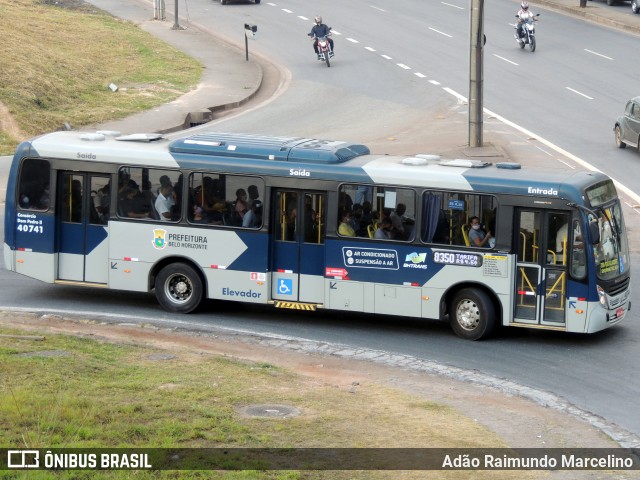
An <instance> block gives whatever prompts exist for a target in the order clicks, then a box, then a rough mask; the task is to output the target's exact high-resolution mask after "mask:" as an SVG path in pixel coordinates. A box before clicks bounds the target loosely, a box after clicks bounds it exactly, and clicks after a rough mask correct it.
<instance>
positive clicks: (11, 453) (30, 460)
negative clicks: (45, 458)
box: [7, 450, 40, 469]
mask: <svg viewBox="0 0 640 480" xmlns="http://www.w3.org/2000/svg"><path fill="white" fill-rule="evenodd" d="M7 468H18V469H22V468H40V451H39V450H8V451H7Z"/></svg>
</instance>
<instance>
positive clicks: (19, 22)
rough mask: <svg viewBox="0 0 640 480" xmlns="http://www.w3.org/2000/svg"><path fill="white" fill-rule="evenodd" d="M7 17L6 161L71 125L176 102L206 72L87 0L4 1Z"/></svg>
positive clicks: (1, 94) (0, 6) (1, 149)
mask: <svg viewBox="0 0 640 480" xmlns="http://www.w3.org/2000/svg"><path fill="white" fill-rule="evenodd" d="M0 11H2V23H3V25H4V26H3V28H2V43H3V48H2V49H0V65H2V66H3V67H2V68H0V107H1V106H2V105H4V107H5V108H4V109H3V108H0V125H2V126H3V129H2V130H3V132H0V155H9V154H11V153H12V152H13V150H14V149H15V146H16V145H17V142H19V141H21V140H24V139H25V138H28V137H32V136H34V135H38V134H41V133H45V132H49V131H55V130H60V129H61V128H62V127H63V125H64V123H65V122H68V123H69V124H71V125H72V126H74V127H80V126H83V125H91V124H93V123H101V122H105V121H107V120H114V119H118V118H123V117H126V116H129V115H131V114H133V113H136V112H140V111H143V110H147V109H150V108H153V107H155V106H157V105H161V104H163V103H166V102H168V101H171V100H173V99H175V98H177V97H179V96H180V95H182V94H184V93H186V92H188V91H189V90H191V89H193V88H194V87H195V86H196V85H197V82H198V80H199V78H200V76H201V73H202V68H203V67H202V65H201V64H200V63H199V62H197V61H196V60H194V59H193V58H190V57H188V56H186V55H184V54H183V53H182V52H180V51H178V50H176V49H175V48H173V47H172V46H170V45H167V44H165V43H163V42H161V41H159V40H157V39H156V38H155V37H153V36H151V35H150V34H148V33H146V32H144V31H143V30H142V29H140V28H139V27H137V26H136V25H134V24H133V23H131V22H126V21H122V20H119V19H117V18H114V17H112V16H111V15H109V14H107V13H105V12H103V11H101V10H98V9H96V8H94V7H92V6H90V5H89V4H85V3H84V2H82V1H80V0H59V1H57V2H54V1H51V0H0ZM111 83H114V84H115V85H117V86H118V87H119V90H118V91H117V92H115V93H114V92H112V91H111V90H110V89H109V88H108V87H109V84H111ZM10 124H13V125H14V128H13V129H11V130H10V129H9V128H8V127H7V125H10Z"/></svg>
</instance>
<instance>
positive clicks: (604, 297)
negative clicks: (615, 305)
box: [596, 285, 608, 308]
mask: <svg viewBox="0 0 640 480" xmlns="http://www.w3.org/2000/svg"><path fill="white" fill-rule="evenodd" d="M596 288H597V289H598V296H599V297H600V305H602V306H603V307H604V308H608V305H607V294H606V293H604V290H603V289H602V287H601V286H599V285H596Z"/></svg>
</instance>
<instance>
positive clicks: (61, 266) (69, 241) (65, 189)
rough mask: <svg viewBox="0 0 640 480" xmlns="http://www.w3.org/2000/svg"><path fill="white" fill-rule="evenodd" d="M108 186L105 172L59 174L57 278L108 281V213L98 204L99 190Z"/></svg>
mask: <svg viewBox="0 0 640 480" xmlns="http://www.w3.org/2000/svg"><path fill="white" fill-rule="evenodd" d="M108 185H109V177H108V176H105V175H104V174H93V173H77V172H73V173H72V172H61V173H59V174H58V189H57V190H58V194H57V196H58V199H57V202H56V218H57V224H58V225H57V232H58V237H57V241H58V248H57V251H58V274H57V278H58V280H61V281H72V282H87V283H98V284H106V283H107V279H108V273H109V269H108V258H109V257H108V242H107V236H108V235H107V232H108V229H107V221H108V215H109V213H108V207H107V210H106V211H105V210H104V209H103V208H102V206H101V205H96V203H97V202H98V198H99V196H98V192H100V191H104V190H107V191H108V187H107V189H104V187H105V186H108ZM103 189H104V190H103ZM107 195H108V193H107ZM107 205H108V204H107Z"/></svg>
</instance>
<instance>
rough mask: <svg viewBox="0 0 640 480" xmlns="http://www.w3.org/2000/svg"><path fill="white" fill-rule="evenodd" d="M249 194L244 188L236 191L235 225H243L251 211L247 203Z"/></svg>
mask: <svg viewBox="0 0 640 480" xmlns="http://www.w3.org/2000/svg"><path fill="white" fill-rule="evenodd" d="M247 199H248V196H247V192H246V190H245V189H244V188H239V189H238V190H236V201H235V206H234V208H233V210H234V222H233V223H234V225H238V226H239V225H242V219H243V218H244V216H245V214H246V213H247V212H248V211H249V204H248V203H247Z"/></svg>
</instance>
